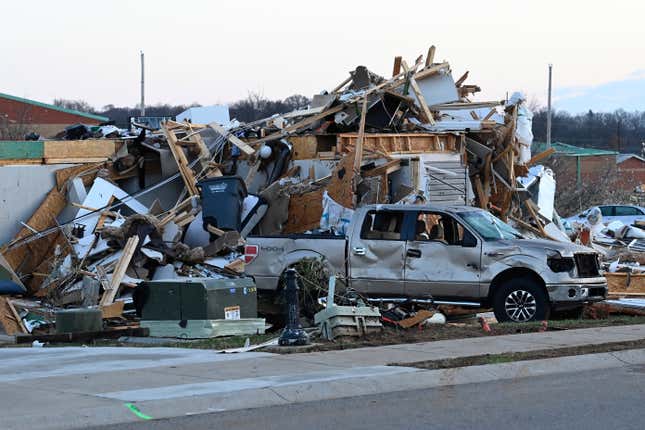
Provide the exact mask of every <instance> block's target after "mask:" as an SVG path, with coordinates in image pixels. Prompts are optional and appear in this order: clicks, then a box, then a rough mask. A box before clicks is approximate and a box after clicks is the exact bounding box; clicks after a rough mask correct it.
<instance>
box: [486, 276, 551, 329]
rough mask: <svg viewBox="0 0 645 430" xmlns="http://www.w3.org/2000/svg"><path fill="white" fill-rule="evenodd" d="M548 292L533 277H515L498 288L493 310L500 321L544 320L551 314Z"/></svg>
mask: <svg viewBox="0 0 645 430" xmlns="http://www.w3.org/2000/svg"><path fill="white" fill-rule="evenodd" d="M549 309H550V307H549V301H548V299H547V295H546V292H545V291H544V289H543V288H541V287H540V285H538V283H537V282H535V281H534V280H533V279H531V278H524V277H520V278H515V279H510V280H508V281H506V282H504V283H503V284H502V285H500V286H499V288H497V291H496V292H495V295H494V297H493V312H495V318H497V321H499V322H528V321H542V320H545V319H547V318H548V316H549Z"/></svg>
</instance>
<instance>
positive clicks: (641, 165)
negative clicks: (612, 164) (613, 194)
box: [616, 154, 645, 191]
mask: <svg viewBox="0 0 645 430" xmlns="http://www.w3.org/2000/svg"><path fill="white" fill-rule="evenodd" d="M616 166H617V168H618V176H619V180H620V185H621V187H622V188H624V189H625V190H629V191H633V190H634V188H635V187H639V186H642V185H643V184H645V158H643V157H641V156H640V155H636V154H618V155H617V156H616Z"/></svg>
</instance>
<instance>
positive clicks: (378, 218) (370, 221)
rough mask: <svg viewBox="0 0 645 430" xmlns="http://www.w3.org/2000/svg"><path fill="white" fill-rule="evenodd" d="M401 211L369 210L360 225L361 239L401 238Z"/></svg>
mask: <svg viewBox="0 0 645 430" xmlns="http://www.w3.org/2000/svg"><path fill="white" fill-rule="evenodd" d="M402 226H403V212H391V211H387V212H385V211H370V212H368V213H367V215H366V216H365V220H364V221H363V226H362V227H361V239H367V240H401V228H402Z"/></svg>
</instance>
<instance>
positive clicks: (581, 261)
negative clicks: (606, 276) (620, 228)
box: [575, 254, 600, 278]
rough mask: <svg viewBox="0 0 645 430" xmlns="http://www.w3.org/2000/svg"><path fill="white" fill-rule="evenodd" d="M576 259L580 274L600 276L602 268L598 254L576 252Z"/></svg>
mask: <svg viewBox="0 0 645 430" xmlns="http://www.w3.org/2000/svg"><path fill="white" fill-rule="evenodd" d="M575 259H576V267H577V268H578V276H580V277H581V278H593V277H596V276H600V273H599V269H600V268H599V267H598V257H597V256H596V254H576V255H575Z"/></svg>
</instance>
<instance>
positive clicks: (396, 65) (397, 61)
mask: <svg viewBox="0 0 645 430" xmlns="http://www.w3.org/2000/svg"><path fill="white" fill-rule="evenodd" d="M402 60H403V57H394V66H393V67H392V76H396V75H398V74H399V73H401V61H402Z"/></svg>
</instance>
